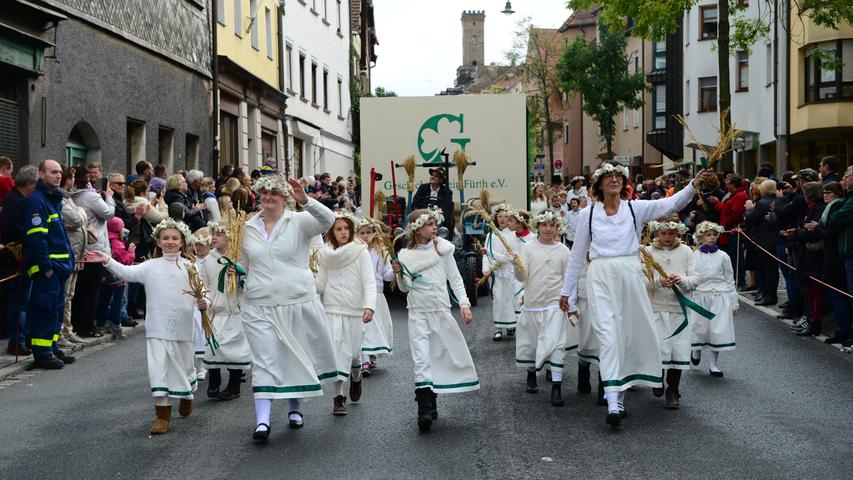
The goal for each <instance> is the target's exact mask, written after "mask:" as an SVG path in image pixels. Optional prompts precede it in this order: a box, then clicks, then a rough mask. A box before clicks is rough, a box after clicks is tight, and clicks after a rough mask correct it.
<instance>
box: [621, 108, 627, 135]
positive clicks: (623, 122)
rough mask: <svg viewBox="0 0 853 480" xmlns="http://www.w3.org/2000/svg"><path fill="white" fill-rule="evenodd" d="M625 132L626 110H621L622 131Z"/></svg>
mask: <svg viewBox="0 0 853 480" xmlns="http://www.w3.org/2000/svg"><path fill="white" fill-rule="evenodd" d="M627 130H628V109H627V108H623V109H622V131H623V132H624V131H627Z"/></svg>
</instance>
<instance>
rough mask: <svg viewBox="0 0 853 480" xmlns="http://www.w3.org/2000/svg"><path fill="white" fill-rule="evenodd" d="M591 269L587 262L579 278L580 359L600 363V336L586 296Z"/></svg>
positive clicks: (578, 321)
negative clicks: (587, 276)
mask: <svg viewBox="0 0 853 480" xmlns="http://www.w3.org/2000/svg"><path fill="white" fill-rule="evenodd" d="M588 269H589V263H588V262H587V263H586V264H585V265H584V267H583V270H581V274H580V278H578V299H577V306H578V316H579V318H578V320H577V323H578V360H579V361H584V362H587V363H596V364H597V363H598V350H599V349H598V338H597V337H596V336H595V330H594V329H593V328H592V324H593V323H594V322H593V320H592V314H591V313H590V311H589V301H587V296H586V294H587V293H586V275H587V271H588Z"/></svg>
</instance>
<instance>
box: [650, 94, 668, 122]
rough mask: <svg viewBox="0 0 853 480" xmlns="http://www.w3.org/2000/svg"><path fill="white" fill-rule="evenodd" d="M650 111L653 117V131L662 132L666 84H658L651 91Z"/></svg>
mask: <svg viewBox="0 0 853 480" xmlns="http://www.w3.org/2000/svg"><path fill="white" fill-rule="evenodd" d="M652 106H653V108H654V110H653V111H652V113H653V115H654V129H655V130H663V129H665V128H666V84H665V83H659V84H657V85H655V89H654V90H652Z"/></svg>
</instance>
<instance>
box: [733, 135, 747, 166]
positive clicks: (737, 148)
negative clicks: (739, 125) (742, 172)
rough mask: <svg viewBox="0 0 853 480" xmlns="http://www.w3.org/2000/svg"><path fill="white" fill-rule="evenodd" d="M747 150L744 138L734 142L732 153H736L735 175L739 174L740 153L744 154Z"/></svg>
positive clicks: (734, 159)
mask: <svg viewBox="0 0 853 480" xmlns="http://www.w3.org/2000/svg"><path fill="white" fill-rule="evenodd" d="M745 149H746V140H745V139H744V138H743V137H738V138H735V139H734V140H732V151H733V152H734V158H733V159H732V170H734V171H735V174H738V173H739V172H738V169H737V161H738V156H739V155H738V153H739V152H742V151H744V150H745Z"/></svg>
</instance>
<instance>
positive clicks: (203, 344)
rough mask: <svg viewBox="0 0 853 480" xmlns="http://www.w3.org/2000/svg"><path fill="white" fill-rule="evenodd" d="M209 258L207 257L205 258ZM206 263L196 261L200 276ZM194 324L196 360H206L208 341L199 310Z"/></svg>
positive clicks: (202, 260)
mask: <svg viewBox="0 0 853 480" xmlns="http://www.w3.org/2000/svg"><path fill="white" fill-rule="evenodd" d="M205 258H207V257H205ZM202 262H204V258H202V259H199V258H198V257H196V259H195V269H196V271H197V272H199V274H201V265H202ZM193 323H194V325H195V327H194V328H193V343H194V344H195V358H199V359H201V358H204V352H205V350H206V348H207V340H206V339H205V338H204V329H203V328H202V326H201V311H199V309H198V308H196V309H195V313H193Z"/></svg>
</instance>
